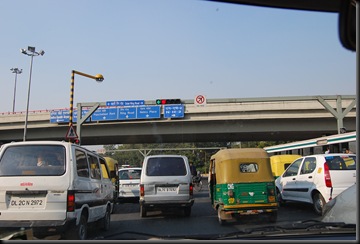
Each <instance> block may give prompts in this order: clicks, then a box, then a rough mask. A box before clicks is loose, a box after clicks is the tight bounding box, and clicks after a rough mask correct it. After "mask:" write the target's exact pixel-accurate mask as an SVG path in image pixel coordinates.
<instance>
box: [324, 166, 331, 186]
mask: <svg viewBox="0 0 360 244" xmlns="http://www.w3.org/2000/svg"><path fill="white" fill-rule="evenodd" d="M324 178H325V185H326V186H327V187H332V183H331V176H330V171H329V165H328V164H327V163H326V162H325V163H324Z"/></svg>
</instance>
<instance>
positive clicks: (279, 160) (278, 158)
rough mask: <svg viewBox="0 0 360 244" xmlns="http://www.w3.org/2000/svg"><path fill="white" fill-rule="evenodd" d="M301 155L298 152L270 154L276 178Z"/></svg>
mask: <svg viewBox="0 0 360 244" xmlns="http://www.w3.org/2000/svg"><path fill="white" fill-rule="evenodd" d="M300 157H301V155H298V154H281V155H272V156H270V164H271V170H272V173H273V175H274V178H275V179H276V178H277V177H279V176H280V175H281V174H282V173H284V171H285V169H286V168H287V167H288V166H289V165H290V164H291V163H292V162H293V161H295V160H296V159H298V158H300Z"/></svg>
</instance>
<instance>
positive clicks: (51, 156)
mask: <svg viewBox="0 0 360 244" xmlns="http://www.w3.org/2000/svg"><path fill="white" fill-rule="evenodd" d="M64 172H65V148H64V147H62V146H55V145H54V146H47V145H36V146H14V147H9V148H7V149H6V150H5V151H4V153H3V155H2V156H1V158H0V177H7V176H34V177H36V176H40V175H41V176H54V175H61V174H63V173H64Z"/></svg>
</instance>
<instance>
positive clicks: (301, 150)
mask: <svg viewBox="0 0 360 244" xmlns="http://www.w3.org/2000/svg"><path fill="white" fill-rule="evenodd" d="M328 147H329V148H330V152H345V150H346V149H349V150H350V151H351V152H353V153H356V131H353V132H348V133H343V134H336V135H330V136H322V137H318V138H314V139H309V140H303V141H296V142H290V143H285V144H279V145H275V146H269V147H264V149H265V150H266V151H267V152H268V153H269V154H270V155H278V154H300V155H304V156H306V155H311V154H320V153H324V152H325V151H326V150H327V148H328Z"/></svg>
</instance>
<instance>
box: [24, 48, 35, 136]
mask: <svg viewBox="0 0 360 244" xmlns="http://www.w3.org/2000/svg"><path fill="white" fill-rule="evenodd" d="M33 58H34V53H32V54H31V61H30V75H29V86H28V94H27V103H26V113H25V127H24V141H26V130H27V123H28V115H29V101H30V87H31V73H32V64H33Z"/></svg>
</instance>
